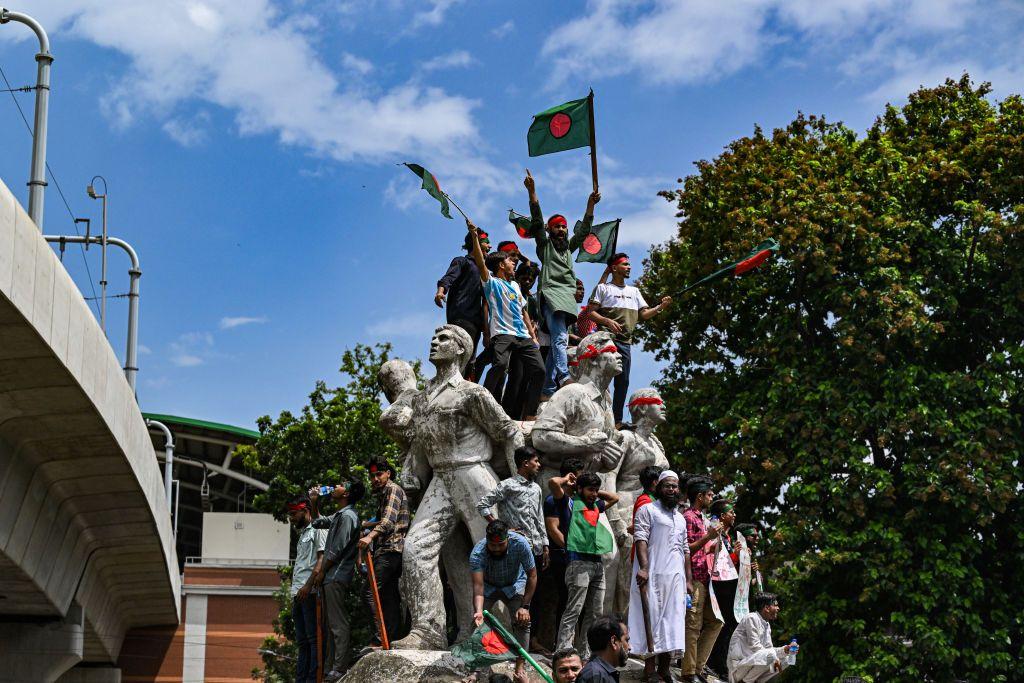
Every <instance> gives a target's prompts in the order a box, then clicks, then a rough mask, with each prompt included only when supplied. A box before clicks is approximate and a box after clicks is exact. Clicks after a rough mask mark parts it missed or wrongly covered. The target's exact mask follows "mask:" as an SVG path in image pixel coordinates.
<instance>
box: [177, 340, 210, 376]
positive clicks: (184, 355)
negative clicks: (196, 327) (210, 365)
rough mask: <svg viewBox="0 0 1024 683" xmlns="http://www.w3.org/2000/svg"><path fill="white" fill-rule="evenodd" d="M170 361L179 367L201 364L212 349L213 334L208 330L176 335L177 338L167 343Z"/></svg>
mask: <svg viewBox="0 0 1024 683" xmlns="http://www.w3.org/2000/svg"><path fill="white" fill-rule="evenodd" d="M169 347H170V351H171V353H170V361H171V363H172V364H174V365H176V366H178V367H179V368H192V367H195V366H197V365H202V364H203V363H205V362H206V361H207V359H208V358H209V357H210V355H211V352H212V350H213V335H212V334H210V333H209V332H186V333H185V334H180V335H178V338H177V340H175V341H173V342H171V343H170V344H169Z"/></svg>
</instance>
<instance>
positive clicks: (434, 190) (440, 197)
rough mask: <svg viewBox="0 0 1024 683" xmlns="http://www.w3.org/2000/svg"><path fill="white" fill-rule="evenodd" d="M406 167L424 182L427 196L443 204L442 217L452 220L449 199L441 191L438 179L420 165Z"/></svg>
mask: <svg viewBox="0 0 1024 683" xmlns="http://www.w3.org/2000/svg"><path fill="white" fill-rule="evenodd" d="M405 166H407V167H408V168H409V170H410V171H412V172H413V173H415V174H416V175H418V176H419V177H420V179H421V180H422V181H423V185H422V187H423V189H424V190H426V191H427V194H429V195H430V196H431V197H433V198H434V199H436V200H437V201H439V202H441V215H442V216H444V217H445V218H451V217H452V215H451V214H450V213H448V197H446V196H445V194H444V192H442V191H441V186H440V185H438V184H437V178H435V177H434V174H433V173H431V172H430V171H428V170H427V169H425V168H423V167H422V166H420V165H419V164H405Z"/></svg>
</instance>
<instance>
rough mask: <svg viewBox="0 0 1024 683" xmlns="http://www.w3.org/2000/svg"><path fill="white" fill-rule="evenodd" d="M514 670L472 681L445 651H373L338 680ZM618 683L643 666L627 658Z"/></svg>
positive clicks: (373, 681) (351, 682) (635, 677)
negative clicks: (474, 674)
mask: <svg viewBox="0 0 1024 683" xmlns="http://www.w3.org/2000/svg"><path fill="white" fill-rule="evenodd" d="M534 658H535V659H536V660H537V663H538V664H540V665H541V667H542V668H543V669H544V671H545V672H547V673H548V675H550V674H551V667H550V663H549V661H548V660H547V658H545V657H541V656H539V655H534ZM514 668H515V662H503V663H501V664H495V665H493V666H490V667H486V668H483V669H479V670H478V672H477V675H476V678H473V672H472V671H470V670H469V669H467V668H466V666H465V664H463V663H462V661H461V660H459V659H458V658H457V657H455V656H453V655H452V653H451V652H448V651H447V650H377V651H375V652H371V653H370V654H368V655H366V656H365V657H362V658H361V659H360V660H359V661H358V662H356V663H355V664H354V665H353V666H352V668H351V669H349V672H348V674H347V675H346V676H345V677H344V678H343V679H341V680H342V683H390V682H391V681H402V682H403V683H404V682H406V681H408V682H409V683H412V682H413V681H416V682H419V683H464V682H467V681H476V682H477V683H487V680H488V678H489V677H490V675H491V674H499V673H501V674H505V675H507V676H508V677H509V678H511V677H512V671H513V669H514ZM526 673H527V675H528V676H529V679H530V683H543V681H544V679H543V678H541V677H540V676H539V675H538V674H537V672H536V671H535V670H534V669H533V667H530V666H527V667H526ZM672 673H673V675H674V676H675V678H676V679H677V680H678V678H679V670H678V669H673V672H672ZM619 680H620V683H633V682H637V683H639V682H640V681H643V680H644V678H643V664H641V663H640V662H638V661H637V660H635V659H630V660H629V662H628V663H627V664H626V666H625V667H623V668H622V669H620V670H619Z"/></svg>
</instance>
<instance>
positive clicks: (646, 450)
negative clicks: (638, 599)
mask: <svg viewBox="0 0 1024 683" xmlns="http://www.w3.org/2000/svg"><path fill="white" fill-rule="evenodd" d="M629 414H630V418H631V420H632V423H633V430H632V431H623V432H622V436H623V442H622V451H623V453H622V460H620V461H619V465H618V467H616V468H615V471H614V472H613V473H612V475H613V476H612V477H609V478H608V480H613V481H608V480H606V486H613V487H614V490H615V492H616V493H617V494H618V495H619V502H618V503H617V504H616V505H614V506H613V507H611V508H610V509H609V510H608V519H609V521H610V522H611V525H612V531H613V533H614V536H615V543H616V545H617V546H618V549H619V556H620V560H619V564H618V567H617V568H616V567H613V568H611V569H612V571H611V572H609V575H608V576H606V577H605V578H606V586H607V592H606V606H607V610H606V611H614V612H615V613H617V614H625V613H626V610H627V609H628V607H629V589H630V584H629V581H630V573H631V571H632V561H631V555H632V552H631V550H632V547H633V534H632V533H630V528H631V527H632V525H633V504H634V503H635V502H636V499H637V498H638V497H639V496H640V494H641V493H643V487H642V486H641V485H640V470H642V469H643V468H645V467H647V466H648V465H657V466H659V467H668V466H669V464H668V458H667V457H665V447H664V446H662V445H661V441H659V440H658V437H657V436H655V435H654V430H655V429H656V428H657V427H658V425H661V424H664V423H665V403H664V401H662V399H661V394H659V393H658V390H657V389H649V388H648V389H639V390H637V391H635V392H633V395H632V396H630V397H629ZM615 569H617V570H618V571H614V570H615Z"/></svg>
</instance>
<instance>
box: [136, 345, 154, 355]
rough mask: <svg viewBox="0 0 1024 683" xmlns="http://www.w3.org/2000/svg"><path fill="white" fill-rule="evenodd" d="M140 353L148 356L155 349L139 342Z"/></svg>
mask: <svg viewBox="0 0 1024 683" xmlns="http://www.w3.org/2000/svg"><path fill="white" fill-rule="evenodd" d="M139 353H140V354H142V355H143V356H148V355H149V354H151V353H153V349H151V348H149V347H148V346H146V345H145V344H139Z"/></svg>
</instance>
